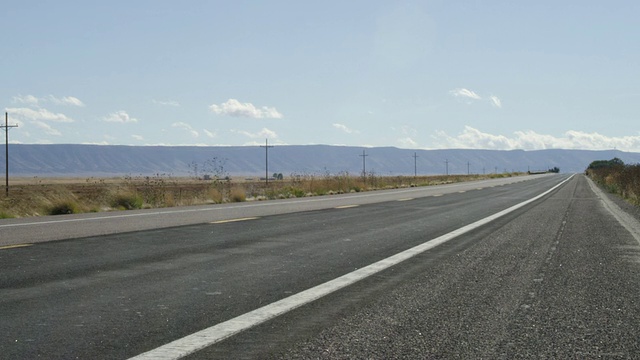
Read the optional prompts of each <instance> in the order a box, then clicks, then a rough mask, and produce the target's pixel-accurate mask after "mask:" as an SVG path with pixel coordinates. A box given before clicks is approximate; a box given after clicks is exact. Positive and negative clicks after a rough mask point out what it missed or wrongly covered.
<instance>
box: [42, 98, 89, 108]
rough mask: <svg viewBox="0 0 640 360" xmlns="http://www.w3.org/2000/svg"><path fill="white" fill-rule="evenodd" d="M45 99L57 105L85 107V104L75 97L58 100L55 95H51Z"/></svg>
mask: <svg viewBox="0 0 640 360" xmlns="http://www.w3.org/2000/svg"><path fill="white" fill-rule="evenodd" d="M45 99H46V100H48V101H50V102H52V103H54V104H57V105H72V106H78V107H83V106H84V103H83V102H82V101H80V99H78V98H77V97H73V96H65V97H62V98H57V97H55V96H53V95H49V96H47V97H46V98H45Z"/></svg>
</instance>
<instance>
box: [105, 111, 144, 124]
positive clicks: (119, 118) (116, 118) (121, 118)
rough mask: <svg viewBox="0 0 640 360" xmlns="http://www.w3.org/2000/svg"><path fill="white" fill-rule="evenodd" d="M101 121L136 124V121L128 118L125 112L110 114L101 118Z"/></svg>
mask: <svg viewBox="0 0 640 360" xmlns="http://www.w3.org/2000/svg"><path fill="white" fill-rule="evenodd" d="M102 120H104V121H106V122H116V123H132V122H133V123H134V122H138V119H136V118H132V117H131V116H129V114H127V112H126V111H123V110H120V111H116V112H114V113H111V114H109V115H107V116H105V117H104V118H102Z"/></svg>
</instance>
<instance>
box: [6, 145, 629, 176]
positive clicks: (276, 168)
mask: <svg viewBox="0 0 640 360" xmlns="http://www.w3.org/2000/svg"><path fill="white" fill-rule="evenodd" d="M3 150H4V149H0V164H4V163H5V154H4V151H3ZM363 150H364V152H365V155H366V157H365V167H366V171H367V172H368V173H369V172H373V173H375V174H377V175H413V174H414V169H417V172H418V174H420V175H431V174H444V173H445V172H446V171H447V167H448V171H449V174H466V173H467V171H469V172H470V173H480V174H481V173H493V172H496V171H497V172H504V171H527V170H532V171H534V170H546V169H549V168H552V167H558V168H560V171H561V172H582V171H584V169H585V168H586V167H587V166H588V165H589V163H591V162H592V161H594V160H609V159H612V158H614V157H618V158H620V159H622V160H623V161H624V162H625V163H640V153H631V152H623V151H618V150H603V151H591V150H559V149H552V150H535V151H524V150H510V151H507V150H468V149H444V150H409V149H398V148H394V147H373V148H363V147H355V146H331V145H283V146H275V147H273V148H269V152H268V157H269V173H270V174H273V173H282V174H283V175H285V176H288V175H291V174H318V173H327V172H328V173H331V174H336V173H340V172H348V173H350V174H354V175H355V174H360V173H361V172H362V166H363V161H362V160H363V157H362V155H363ZM265 155H266V154H265V149H264V148H261V147H258V146H229V147H219V146H212V147H201V146H121V145H73V144H71V145H58V144H52V145H36V144H9V174H10V175H11V176H70V177H84V176H121V175H133V176H136V175H152V174H166V175H172V176H187V175H195V167H194V166H193V165H194V164H196V165H197V166H198V167H199V168H200V169H202V168H203V166H204V164H205V163H206V162H207V161H211V160H212V159H214V158H215V159H217V160H218V162H217V164H223V166H224V173H225V174H227V175H231V176H264V174H265ZM414 155H415V156H417V157H415V158H414ZM2 169H3V170H2V173H3V174H4V166H2Z"/></svg>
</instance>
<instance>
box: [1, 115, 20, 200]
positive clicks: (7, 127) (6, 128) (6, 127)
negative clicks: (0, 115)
mask: <svg viewBox="0 0 640 360" xmlns="http://www.w3.org/2000/svg"><path fill="white" fill-rule="evenodd" d="M14 127H18V125H9V113H8V112H5V113H4V126H0V128H2V130H4V132H5V147H4V157H5V159H4V160H5V174H6V182H5V184H6V186H5V196H9V130H11V128H14Z"/></svg>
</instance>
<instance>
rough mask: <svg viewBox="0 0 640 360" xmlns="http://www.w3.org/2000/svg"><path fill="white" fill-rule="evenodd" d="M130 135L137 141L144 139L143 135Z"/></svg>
mask: <svg viewBox="0 0 640 360" xmlns="http://www.w3.org/2000/svg"><path fill="white" fill-rule="evenodd" d="M131 137H132V138H134V139H135V140H138V141H144V137H143V136H142V135H131Z"/></svg>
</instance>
